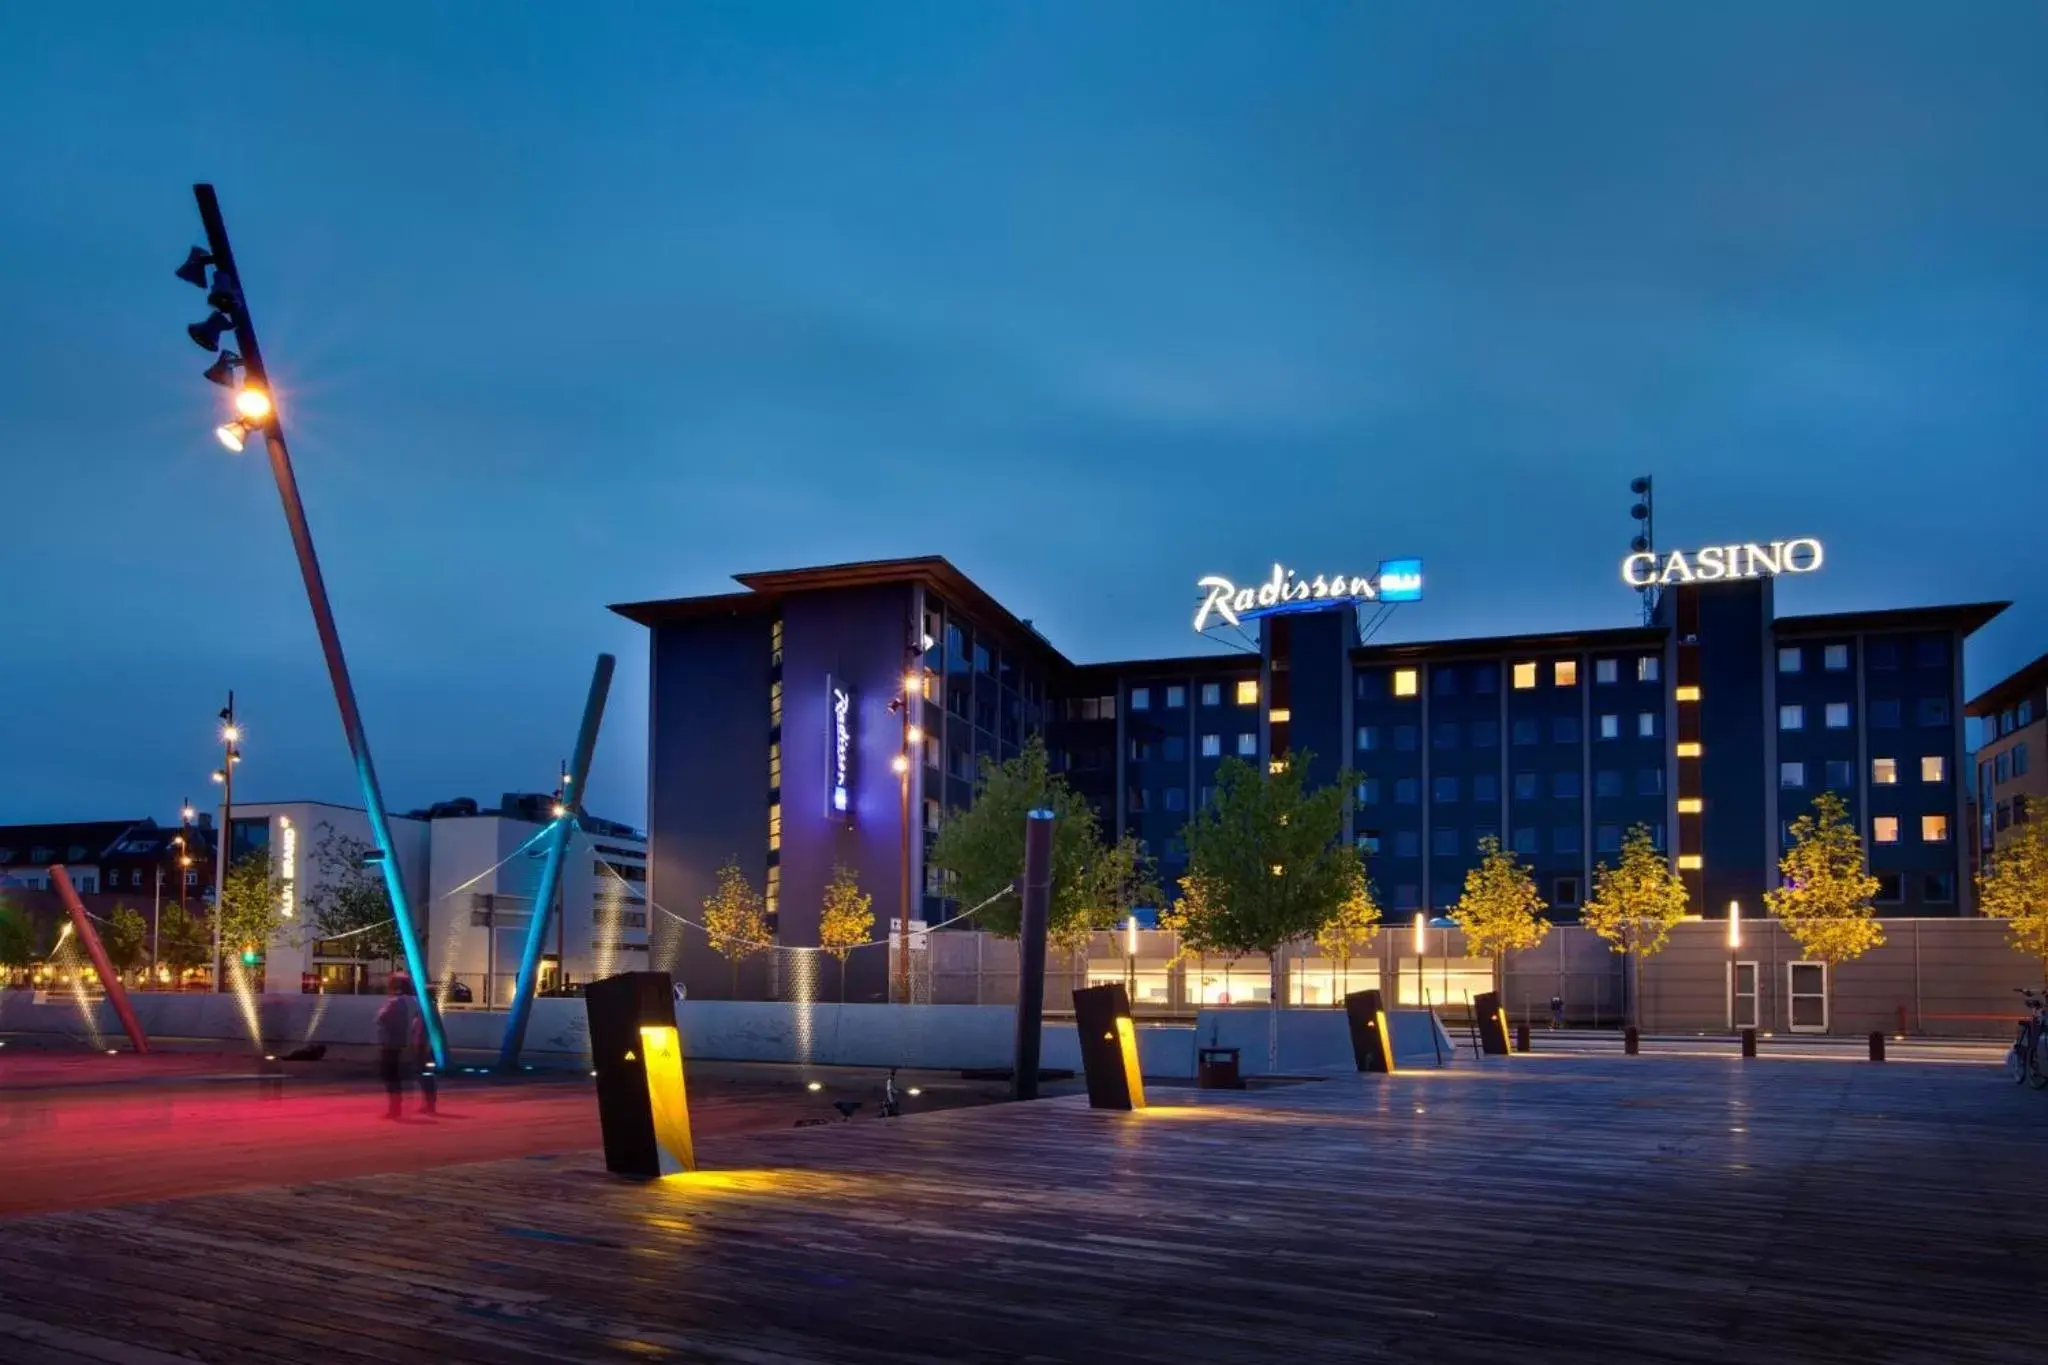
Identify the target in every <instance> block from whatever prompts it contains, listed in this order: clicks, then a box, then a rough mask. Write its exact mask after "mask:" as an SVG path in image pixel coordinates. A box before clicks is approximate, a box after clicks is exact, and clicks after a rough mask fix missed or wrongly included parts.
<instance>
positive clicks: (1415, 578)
mask: <svg viewBox="0 0 2048 1365" xmlns="http://www.w3.org/2000/svg"><path fill="white" fill-rule="evenodd" d="M1195 586H1196V587H1197V588H1199V589H1201V591H1202V594H1203V596H1202V605H1201V606H1199V607H1197V608H1195V629H1196V630H1197V631H1202V630H1207V629H1208V628H1209V621H1210V618H1211V617H1212V616H1213V617H1215V618H1216V619H1218V620H1220V621H1222V622H1223V623H1224V624H1225V625H1232V626H1234V625H1237V624H1238V623H1240V622H1242V621H1251V620H1256V619H1257V618H1259V617H1261V616H1277V615H1279V614H1280V613H1281V612H1286V611H1314V610H1316V609H1317V608H1320V607H1327V606H1333V605H1336V604H1339V603H1343V602H1420V601H1421V600H1422V561H1421V560H1419V559H1384V560H1381V561H1380V567H1379V570H1378V572H1376V573H1374V574H1373V575H1372V576H1371V577H1370V578H1368V577H1365V576H1364V575H1361V574H1353V575H1349V576H1347V575H1344V574H1334V575H1326V574H1317V575H1316V576H1315V577H1313V578H1304V577H1302V576H1301V575H1300V574H1297V573H1296V572H1294V570H1292V569H1289V568H1284V567H1282V566H1281V565H1278V564H1275V565H1274V566H1273V575H1272V577H1270V578H1268V579H1267V580H1266V581H1265V582H1263V583H1260V584H1258V585H1257V586H1255V587H1245V588H1240V587H1239V586H1238V585H1237V584H1235V583H1233V582H1231V581H1230V580H1229V579H1227V578H1222V577H1219V576H1218V575H1216V574H1210V575H1208V576H1207V577H1204V578H1198V579H1196V580H1195Z"/></svg>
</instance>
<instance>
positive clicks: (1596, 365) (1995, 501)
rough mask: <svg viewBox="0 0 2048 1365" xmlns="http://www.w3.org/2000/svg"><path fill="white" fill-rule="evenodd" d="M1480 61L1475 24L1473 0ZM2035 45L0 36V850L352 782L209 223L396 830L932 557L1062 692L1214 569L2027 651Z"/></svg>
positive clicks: (663, 15)
mask: <svg viewBox="0 0 2048 1365" xmlns="http://www.w3.org/2000/svg"><path fill="white" fill-rule="evenodd" d="M1482 10H1485V11H1486V12H1485V14H1484V15H1483V18H1484V22H1482V21H1481V19H1482V15H1481V11H1482ZM2044 51H2048V11H2044V10H2043V9H2042V8H2041V7H2040V6H2039V5H2037V4H2032V3H2010V4H2002V3H1994V2H1993V0H1981V3H1975V4H1972V5H1969V6H1967V7H1946V6H1935V5H1926V4H1918V3H1915V4H1873V3H1847V0H1844V3H1840V4H1835V5H1821V6H1816V5H1806V4H1790V3H1770V4H1762V3H1758V4H1746V5H1736V6H1677V5H1645V4H1642V3H1640V0H1627V3H1611V4H1594V3H1571V4H1562V3H1560V4H1554V5H1513V6H1508V5H1502V6H1493V7H1479V8H1474V7H1468V6H1404V7H1396V6H1384V5H1361V4H1356V3H1349V2H1348V0H1347V3H1341V4H1340V3H1330V4H1310V3H1293V4H1286V5H1243V4H1216V5H1196V4H1187V3H1174V4H1159V5H1150V6H1137V5H1078V4H1077V5H1064V6H1056V5H1033V6H1028V7H1027V6H1024V5H995V4H989V5H963V4H955V3H935V4H911V3H903V2H902V0H895V2H893V3H890V4H887V5H869V6H852V5H834V6H805V5H795V4H783V5H772V6H771V5H757V6H751V7H740V6H725V7H718V8H716V9H714V8H712V7H709V6H626V5H596V4H587V5H567V4H562V5H539V4H534V5H525V4H513V3H484V4H470V5H455V4H437V5H425V6H422V5H417V4H402V5H400V4H394V5H378V4H351V5H319V6H312V5H303V6H299V5H295V6H275V7H267V8H266V7H250V6H238V7H232V8H221V7H212V8H208V7H205V6H190V5H180V6H168V5H154V4H142V3H139V2H138V3H129V4H118V5H114V4H109V5H10V6H5V7H0V54H4V56H0V72H4V76H5V79H4V80H0V120H4V122H5V124H6V126H8V127H10V128H12V129H13V130H14V133H15V136H14V137H13V138H11V139H10V140H9V157H8V161H9V167H8V170H9V176H8V181H9V186H8V192H7V194H6V195H5V196H4V198H0V258H4V259H5V260H6V261H7V262H8V269H7V271H6V274H5V279H6V282H7V300H8V305H7V306H8V311H9V315H10V319H11V322H10V325H9V326H8V327H7V329H6V332H5V337H4V340H0V361H4V363H0V451H4V454H5V458H4V487H5V504H4V505H5V508H6V516H5V519H4V530H0V583H4V585H5V601H6V607H7V609H6V612H5V617H6V622H7V625H6V630H5V634H4V635H0V640H4V641H5V644H4V646H0V647H4V649H5V656H4V660H5V661H4V667H0V755H4V762H5V772H4V778H5V780H4V781H0V820H29V819H38V818H62V817H125V816H131V815H139V814H153V815H156V816H158V817H159V818H166V817H170V816H172V815H173V813H174V811H175V808H176V803H177V801H178V799H179V797H181V796H183V795H187V794H190V795H192V796H195V797H201V798H205V799H211V793H210V791H208V789H207V784H206V783H205V781H204V777H205V774H206V772H207V771H208V769H209V768H211V767H212V766H213V765H214V762H215V761H216V756H217V750H215V749H213V748H212V747H211V721H212V717H213V713H214V711H215V710H216V709H217V708H218V706H219V705H220V703H221V700H222V696H221V694H223V693H224V692H225V691H226V690H227V689H228V688H229V687H233V688H235V689H236V690H237V692H238V695H239V699H240V703H241V706H242V710H243V714H244V717H245V719H246V722H247V726H248V730H249V738H248V743H247V754H248V758H247V761H246V762H245V764H244V766H243V769H242V778H243V785H242V791H243V792H245V793H246V794H247V795H249V796H250V797H252V798H295V797H321V798H328V799H336V800H342V801H353V800H354V799H355V795H354V791H353V787H352V783H351V780H350V776H349V770H348V765H347V761H346V754H345V750H344V748H343V744H342V739H341V734H340V729H339V725H338V723H337V722H336V720H335V717H334V710H333V701H332V697H331V695H330V694H329V693H328V691H327V689H326V683H325V678H324V675H323V673H322V670H321V666H320V661H319V654H318V650H317V648H316V644H315V640H314V637H313V632H312V627H311V624H310V621H309V618H308V615H307V611H306V607H305V603H304V599H303V596H302V594H301V589H300V586H299V583H298V579H297V575H296V573H295V571H294V568H293V564H292V561H291V557H290V549H289V544H288V541H287V538H286V535H285V530H284V526H283V522H282V518H281V517H280V516H279V513H278V507H277V500H276V495H275V492H274V490H273V488H272V485H271V483H270V480H269V477H268V474H267V472H266V470H265V468H264V465H263V463H262V462H261V461H260V460H259V459H257V458H255V457H253V456H244V457H239V458H237V457H231V456H228V455H227V454H226V453H224V452H223V451H222V450H220V449H219V447H217V446H216V445H215V444H214V443H213V440H212V437H211V436H210V434H209V431H210V428H211V427H212V426H213V425H214V424H215V423H216V422H217V421H219V420H221V418H220V417H219V415H218V410H219V394H218V392H217V391H215V390H213V389H211V387H210V386H209V385H207V384H205V383H204V382H203V381H201V380H200V378H199V371H200V370H201V369H202V368H204V366H205V363H206V358H205V356H204V355H203V354H202V353H201V352H200V351H198V350H197V349H196V348H195V347H193V346H192V344H191V343H190V342H189V341H188V340H186V339H185V337H184V336H183V326H184V324H185V323H187V322H189V321H192V320H194V319H196V318H197V317H198V316H199V315H200V313H201V311H203V310H202V309H201V307H200V299H199V296H198V294H197V292H196V291H193V290H191V289H189V288H187V287H186V286H184V285H182V284H179V283H178V282H177V281H175V280H173V279H172V278H171V276H170V274H169V271H170V268H171V267H172V266H173V265H174V264H176V263H177V261H178V260H179V259H180V257H181V256H182V253H183V251H184V249H185V247H186V246H187V245H188V244H190V243H191V242H192V241H194V240H196V239H197V236H198V228H197V224H196V220H195V215H194V213H193V210H192V205H191V199H190V193H189V186H190V183H191V182H192V181H193V180H195V179H210V180H213V181H214V182H216V183H217V184H218V185H219V187H220V191H221V195H222V198H223V201H224V203H225V206H226V209H227V213H228V218H229V223H230V225H231V227H232V229H233V231H234V234H235V241H236V246H237V251H238V254H239V255H240V256H241V258H242V264H243V275H244V282H245V284H246V286H247V287H248V290H249V292H250V296H251V299H252V302H253V304H254V308H255V311H256V313H257V317H258V320H259V322H260V324H261V325H262V327H263V332H264V340H265V348H266V351H267V352H268V353H269V358H270V360H271V364H272V368H273V370H274V371H275V373H276V377H277V379H278V383H279V387H280V391H281V394H282V397H283V399H284V401H285V403H286V405H287V406H286V409H285V410H286V414H287V418H288V421H289V423H290V429H291V432H292V436H293V446H294V454H295V456H296V458H297V461H298V464H299V474H300V478H301V482H302V484H303V486H304V489H305V492H306V495H307V498H308V499H309V503H310V507H311V512H312V518H313V525H314V530H315V532H316V534H317V536H318V538H319V542H320V548H321V551H322V553H323V556H324V558H325V561H326V567H327V571H328V577H329V581H330V585H331V588H332V590H333V594H334V599H335V605H336V609H337V612H338V613H339V617H340V622H341V627H342V633H343V638H344V640H345V642H346V644H347V646H348V648H349V650H350V653H351V657H352V660H353V663H354V667H355V673H356V681H357V688H358V691H359V693H360V696H361V699H362V704H363V710H364V714H365V717H366V719H367V722H368V724H369V727H370V733H371V736H372V739H373V741H374V744H375V747H376V750H377V753H378V758H379V762H380V765H381V767H382V769H383V772H384V776H385V786H386V790H387V794H388V797H389V799H390V801H391V802H392V804H393V805H394V806H396V807H399V808H404V807H407V806H410V805H415V804H421V803H425V802H427V801H430V800H434V799H439V798H445V797H449V796H453V795H456V794H470V795H475V796H478V797H482V798H484V799H486V800H489V799H491V798H494V797H495V796H496V795H497V793H499V792H500V791H503V790H506V789H508V788H515V787H524V788H538V787H545V786H547V785H550V781H551V777H552V773H553V765H554V763H555V760H556V759H557V758H558V757H559V756H560V755H561V754H562V753H563V752H564V751H565V750H566V749H567V747H568V745H569V741H570V738H571V734H572V731H573V729H574V727H575V721H576V714H577V708H578V706H579V704H580V701H581V696H582V690H583V687H584V685H585V682H586V681H587V678H588V675H589V669H590V663H591V658H592V656H593V655H594V654H595V653H596V652H597V651H599V650H601V649H609V650H613V651H615V652H617V653H618V654H619V655H620V656H621V669H620V682H619V685H618V687H617V688H616V690H615V692H614V696H613V708H612V712H611V719H610V722H609V724H608V726H607V729H606V733H605V737H604V741H603V743H602V744H601V745H600V749H599V756H598V764H597V770H596V772H595V774H594V778H593V784H592V785H593V795H594V798H595V799H594V803H593V804H594V805H595V807H596V808H597V809H599V810H600V811H602V812H604V813H608V814H612V815H615V816H618V817H623V818H627V819H631V820H634V821H635V822H638V821H639V820H640V819H641V818H642V805H643V802H642V785H643V771H644V745H643V737H644V730H645V657H646V654H645V648H644V641H643V639H642V638H641V634H640V632H639V631H638V629H637V628H635V627H632V626H630V625H628V624H626V623H625V622H622V621H620V620H618V619H616V618H614V617H611V616H610V615H608V614H607V613H606V612H605V611H604V610H603V606H604V604H605V603H607V602H613V601H620V600H628V599H637V598H647V597H655V596H662V595H671V594H684V593H694V592H705V591H717V590H721V589H723V588H725V587H727V586H729V584H728V583H727V579H726V575H728V574H730V573H732V572H734V571H739V570H747V569H759V568H774V567H782V566H787V565H794V564H807V563H822V562H831V561H836V560H842V559H855V558H865V557H874V556H887V555H896V554H915V553H930V552H938V553H943V554H945V555H948V556H950V557H951V558H952V559H953V560H954V561H955V562H956V563H958V564H959V565H960V566H961V567H962V568H963V569H965V570H966V571H967V572H968V573H969V574H970V575H972V576H973V577H975V578H976V579H978V580H979V581H980V582H982V583H983V585H984V586H986V587H987V588H989V589H990V590H991V591H992V592H994V593H995V594H996V595H997V596H998V597H999V598H1001V599H1002V600H1003V601H1004V602H1006V603H1007V604H1009V605H1010V606H1011V607H1012V608H1013V609H1015V610H1016V611H1017V612H1018V613H1019V614H1020V615H1025V616H1031V617H1034V618H1035V619H1036V620H1037V621H1038V622H1039V623H1040V625H1041V627H1042V628H1043V629H1044V630H1045V631H1046V632H1047V633H1048V634H1049V635H1050V636H1051V637H1052V638H1053V639H1054V640H1055V641H1056V642H1058V643H1059V644H1060V645H1061V646H1062V647H1064V648H1065V649H1066V650H1067V651H1068V652H1069V653H1070V654H1071V655H1073V656H1075V657H1077V658H1083V659H1087V658H1101V657H1108V656H1123V655H1141V654H1146V653H1156V652H1169V651H1170V652H1185V651H1186V650H1187V649H1188V648H1189V647H1190V646H1191V644H1192V641H1191V637H1190V636H1189V635H1188V617H1189V612H1190V609H1191V607H1192V605H1193V582H1194V579H1195V578H1196V577H1197V576H1198V575H1199V574H1202V573H1205V572H1226V573H1233V574H1242V575H1244V576H1248V577H1249V576H1254V575H1256V574H1258V573H1260V572H1261V571H1263V570H1264V569H1265V568H1266V566H1267V565H1269V564H1270V563H1271V561H1272V560H1273V559H1274V558H1276V557H1277V558H1281V559H1285V560H1287V561H1288V562H1290V563H1305V564H1312V565H1315V566H1328V565H1333V564H1342V565H1346V566H1352V565H1359V566H1364V567H1368V568H1369V567H1370V566H1371V564H1373V563H1374V562H1376V561H1377V560H1378V559H1379V558H1382V557H1385V556H1390V555H1395V554H1420V555H1423V556H1425V557H1426V558H1427V559H1428V561H1429V565H1430V570H1431V582H1430V594H1431V595H1430V600H1429V601H1428V602H1426V603H1425V604H1423V605H1422V606H1420V607H1416V608H1409V609H1405V610H1404V612H1403V614H1402V615H1401V617H1400V618H1399V619H1398V620H1397V622H1396V624H1395V626H1394V628H1393V637H1394V638H1398V637H1399V636H1402V635H1406V636H1420V635H1454V634H1470V633H1482V632H1489V631H1498V630H1506V629H1521V628H1550V627H1568V626H1584V625H1607V624H1620V623H1624V622H1626V621H1628V620H1629V619H1630V618H1631V614H1632V612H1633V611H1634V609H1635V599H1634V598H1633V597H1632V596H1631V595H1630V594H1628V593H1627V592H1626V591H1625V590H1624V589H1622V588H1621V586H1620V584H1619V582H1618V580H1617V578H1616V575H1615V564H1616V559H1617V556H1618V554H1619V552H1620V551H1621V549H1622V542H1623V540H1624V539H1625V537H1626V536H1627V534H1628V531H1629V527H1628V523H1627V502H1628V498H1627V494H1626V482H1627V479H1628V477H1629V476H1630V475H1631V474H1634V473H1637V472H1640V471H1644V470H1648V471H1653V472H1654V473H1655V474H1656V475H1657V477H1658V486H1659V492H1660V499H1659V508H1660V517H1659V531H1660V539H1661V540H1663V541H1665V542H1666V543H1669V544H1673V545H1681V544H1693V543H1699V542H1720V541H1728V540H1739V539H1748V538H1765V539H1768V538H1772V537H1780V536H1786V535H1802V534H1807V535H1817V536H1820V537H1822V538H1823V539H1825V540H1826V542H1827V544H1828V547H1829V563H1828V566H1827V568H1826V569H1825V570H1824V571H1823V572H1822V573H1820V574H1817V575H1814V576H1813V577H1811V578H1808V579H1804V580H1801V581H1799V582H1798V583H1796V584H1790V585H1787V586H1786V588H1785V590H1784V591H1783V592H1782V593H1781V597H1780V601H1781V609H1784V610H1792V611H1821V610H1834V609H1848V608H1855V607H1876V606H1891V605H1902V604H1908V603H1928V602H1939V601H1953V600H1975V599H1983V598H2002V597H2011V598H2014V599H2016V600H2017V602H2018V606H2017V608H2016V609H2015V610H2014V611H2013V612H2011V613H2009V614H2008V615H2007V616H2006V617H2005V618H2004V619H2003V620H2001V621H2000V622H1998V623H1997V624H1995V625H1994V626H1993V627H1991V628H1990V629H1989V630H1987V631H1986V632H1984V634H1983V635H1982V636H1980V637H1979V639H1978V641H1977V643H1976V644H1975V645H1974V646H1973V648H1972V650H1971V654H1970V666H1971V670H1972V676H1971V679H1970V685H1971V686H1972V687H1975V686H1979V685H1982V684H1984V683H1987V682H1989V681H1991V680H1992V679H1993V678H1994V677H1995V676H1996V675H1997V674H1998V673H2000V672H2002V671H2004V670H2006V669H2008V668H2011V667H2013V666H2015V665H2017V664H2019V663H2021V662H2023V661H2024V660H2026V659H2029V658H2032V657H2033V656H2034V655H2035V654H2037V653H2039V652H2041V651H2042V650H2043V649H2044V648H2048V592H2044V590H2043V587H2042V584H2043V580H2044V575H2043V573H2042V570H2043V566H2044V561H2048V550H2044V549H2043V547H2042V542H2041V538H2040V536H2041V527H2042V512H2043V508H2044V506H2048V502H2044V494H2048V487H2044V484H2048V475H2044V473H2043V467H2044V461H2043V459H2042V455H2043V448H2044V441H2043V437H2044V433H2048V383H2044V374H2043V370H2044V362H2048V249H2044V247H2043V239H2042V226H2043V223H2044V220H2048V80H2044V79H2043V78H2042V75H2041V54H2042V53H2043V52H2044Z"/></svg>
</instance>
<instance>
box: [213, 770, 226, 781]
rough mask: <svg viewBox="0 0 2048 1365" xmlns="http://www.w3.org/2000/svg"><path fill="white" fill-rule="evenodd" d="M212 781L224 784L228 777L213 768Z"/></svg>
mask: <svg viewBox="0 0 2048 1365" xmlns="http://www.w3.org/2000/svg"><path fill="white" fill-rule="evenodd" d="M213 780H214V781H216V782H225V781H227V780H228V775H227V774H226V773H224V772H222V771H221V770H220V769H218V768H215V769H214V770H213Z"/></svg>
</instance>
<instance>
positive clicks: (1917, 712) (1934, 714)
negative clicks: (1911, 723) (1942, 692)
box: [1913, 697, 1948, 728]
mask: <svg viewBox="0 0 2048 1365" xmlns="http://www.w3.org/2000/svg"><path fill="white" fill-rule="evenodd" d="M1913 719H1914V720H1916V721H1918V722H1919V723H1920V724H1921V725H1923V726H1928V727H1930V728H1931V727H1933V726H1936V725H1946V724H1948V698H1947V697H1922V698H1920V700H1919V701H1917V702H1915V703H1913Z"/></svg>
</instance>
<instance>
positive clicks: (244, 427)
mask: <svg viewBox="0 0 2048 1365" xmlns="http://www.w3.org/2000/svg"><path fill="white" fill-rule="evenodd" d="M251 430H253V428H251V427H250V425H249V424H248V423H247V422H223V423H222V424H221V425H219V426H217V427H215V428H214V429H213V437H214V439H215V440H217V441H219V442H220V443H221V444H222V445H224V446H226V447H227V448H228V449H229V450H232V451H234V452H235V454H237V455H239V454H241V453H242V448H243V447H244V446H246V445H248V444H249V433H250V431H251Z"/></svg>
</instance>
